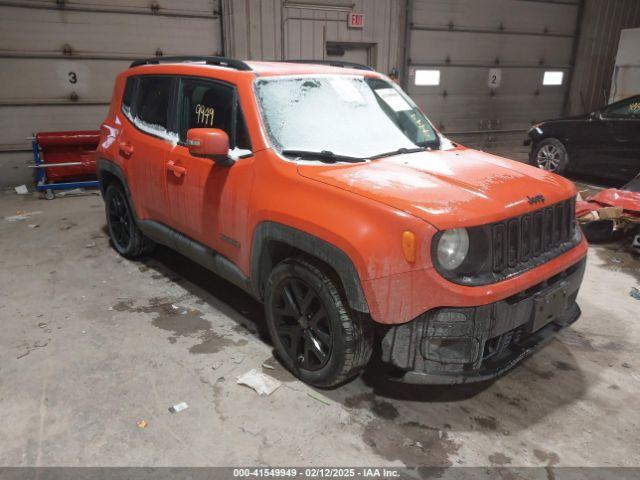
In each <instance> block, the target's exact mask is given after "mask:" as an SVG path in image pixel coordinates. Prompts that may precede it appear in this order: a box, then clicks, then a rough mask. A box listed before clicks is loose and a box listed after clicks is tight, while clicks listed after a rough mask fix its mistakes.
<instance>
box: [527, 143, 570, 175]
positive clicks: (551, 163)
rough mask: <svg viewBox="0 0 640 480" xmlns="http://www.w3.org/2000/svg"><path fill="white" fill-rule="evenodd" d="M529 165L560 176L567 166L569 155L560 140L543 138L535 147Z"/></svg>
mask: <svg viewBox="0 0 640 480" xmlns="http://www.w3.org/2000/svg"><path fill="white" fill-rule="evenodd" d="M531 164H532V165H533V166H536V167H538V168H541V169H543V170H546V171H548V172H553V173H557V174H558V175H562V174H563V173H565V172H566V171H567V167H568V166H569V154H568V153H567V149H566V148H565V146H564V145H563V144H562V142H561V141H560V140H558V139H555V138H545V139H544V140H542V141H541V142H539V143H538V144H537V145H536V146H535V148H534V150H533V152H532V154H531Z"/></svg>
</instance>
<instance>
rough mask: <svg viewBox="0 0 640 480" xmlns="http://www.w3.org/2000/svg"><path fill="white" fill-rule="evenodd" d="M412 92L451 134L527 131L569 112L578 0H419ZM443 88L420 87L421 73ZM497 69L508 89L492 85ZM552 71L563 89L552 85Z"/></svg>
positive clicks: (411, 67) (415, 15) (412, 30)
mask: <svg viewBox="0 0 640 480" xmlns="http://www.w3.org/2000/svg"><path fill="white" fill-rule="evenodd" d="M411 3H412V4H413V8H412V10H411V19H410V22H411V26H410V34H409V40H408V41H409V45H410V48H409V50H408V59H407V60H408V61H407V63H408V66H409V76H408V78H406V79H405V86H406V88H407V90H408V92H409V93H410V95H411V96H412V97H413V98H414V100H415V101H416V103H418V104H419V105H420V106H421V107H422V108H423V109H424V110H425V112H427V115H429V117H430V119H431V120H432V121H433V122H435V123H436V125H439V126H440V128H441V129H443V130H444V131H445V132H467V133H468V132H483V131H505V130H524V129H526V128H528V126H529V125H530V124H531V122H532V121H535V120H541V119H544V118H549V117H557V116H559V115H561V114H562V108H563V104H564V99H565V95H566V91H567V77H568V72H569V71H570V64H571V53H572V47H573V44H574V35H575V31H576V25H577V17H578V12H579V4H578V0H572V1H568V0H566V1H563V2H561V3H553V2H544V1H523V0H483V1H477V0H413V1H412V2H411ZM422 69H431V70H438V71H439V72H440V84H439V85H432V86H421V85H416V84H415V72H416V70H422ZM490 69H499V70H500V74H501V81H500V85H499V86H498V87H497V88H490V87H489V73H490ZM547 70H555V71H562V72H564V74H565V79H564V81H563V84H562V85H558V86H545V85H543V84H542V78H543V74H544V72H545V71H547Z"/></svg>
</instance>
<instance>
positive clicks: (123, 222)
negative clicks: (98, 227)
mask: <svg viewBox="0 0 640 480" xmlns="http://www.w3.org/2000/svg"><path fill="white" fill-rule="evenodd" d="M131 224H132V222H131V214H130V213H129V209H128V208H127V204H126V203H125V199H124V197H123V196H122V194H121V193H120V192H114V194H113V195H111V198H109V228H110V229H111V239H112V240H113V241H114V242H115V243H116V245H117V246H118V247H120V248H121V249H125V248H127V246H128V245H129V241H130V240H131Z"/></svg>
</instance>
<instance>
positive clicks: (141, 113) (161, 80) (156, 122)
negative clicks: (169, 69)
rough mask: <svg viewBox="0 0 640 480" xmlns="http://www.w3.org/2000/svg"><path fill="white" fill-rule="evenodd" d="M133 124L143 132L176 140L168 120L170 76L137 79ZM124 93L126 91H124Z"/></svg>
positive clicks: (172, 81)
mask: <svg viewBox="0 0 640 480" xmlns="http://www.w3.org/2000/svg"><path fill="white" fill-rule="evenodd" d="M138 82H139V85H138V88H137V99H136V102H135V108H134V110H133V112H132V113H133V118H132V120H131V121H132V122H133V124H134V125H135V126H136V127H138V128H139V129H140V130H142V131H143V132H145V133H148V134H150V135H153V136H156V137H159V138H163V139H165V140H170V141H173V142H177V140H178V135H177V133H175V132H174V128H173V126H172V125H173V123H174V122H170V111H171V110H172V109H171V108H170V107H171V99H172V97H173V93H172V92H173V88H174V79H173V78H172V77H153V76H143V77H139V79H138ZM125 94H126V92H125Z"/></svg>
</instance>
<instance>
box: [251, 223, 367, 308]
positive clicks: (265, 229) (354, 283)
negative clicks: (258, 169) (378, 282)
mask: <svg viewBox="0 0 640 480" xmlns="http://www.w3.org/2000/svg"><path fill="white" fill-rule="evenodd" d="M270 241H276V242H279V243H283V244H286V245H289V246H291V247H293V248H295V249H297V250H300V251H303V252H305V253H307V254H309V255H310V256H312V257H316V258H318V259H319V260H321V261H323V262H324V263H326V264H327V265H329V266H330V267H332V268H333V269H334V270H335V271H336V273H337V274H338V276H339V277H340V280H341V282H342V286H343V288H344V292H345V295H346V296H347V301H348V302H349V306H350V307H351V308H353V309H354V310H357V311H359V312H365V313H368V312H369V307H368V305H367V301H366V298H365V296H364V292H363V290H362V285H361V283H360V277H359V276H358V272H357V270H356V268H355V266H354V264H353V262H352V261H351V259H350V258H349V256H348V255H347V254H346V253H345V252H343V251H342V250H340V249H339V248H338V247H336V246H335V245H332V244H331V243H329V242H327V241H325V240H323V239H321V238H318V237H316V236H315V235H311V234H309V233H306V232H303V231H301V230H298V229H295V228H292V227H289V226H287V225H283V224H281V223H276V222H270V221H265V222H262V223H260V224H259V225H258V226H257V227H256V229H255V231H254V234H253V242H252V247H251V281H252V282H253V288H254V290H255V291H256V292H259V294H260V296H262V293H263V288H262V287H263V285H264V282H265V280H266V279H265V278H261V275H263V272H264V271H265V270H269V269H270V268H272V267H273V266H274V265H270V264H269V262H270V259H269V258H268V255H265V253H266V247H267V245H268V243H269V242H270ZM265 257H266V258H265ZM265 267H266V268H265Z"/></svg>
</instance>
